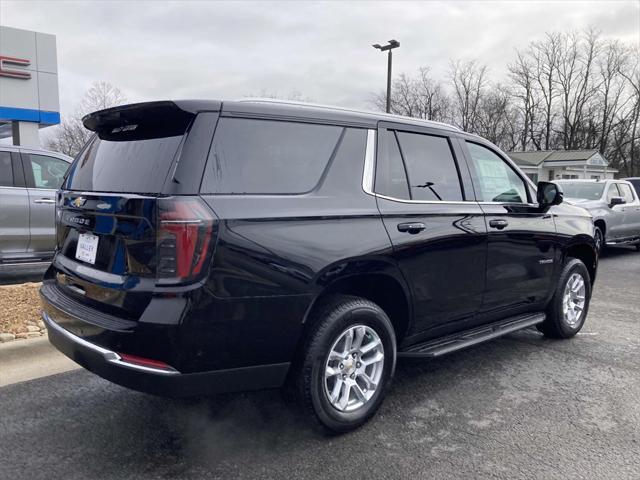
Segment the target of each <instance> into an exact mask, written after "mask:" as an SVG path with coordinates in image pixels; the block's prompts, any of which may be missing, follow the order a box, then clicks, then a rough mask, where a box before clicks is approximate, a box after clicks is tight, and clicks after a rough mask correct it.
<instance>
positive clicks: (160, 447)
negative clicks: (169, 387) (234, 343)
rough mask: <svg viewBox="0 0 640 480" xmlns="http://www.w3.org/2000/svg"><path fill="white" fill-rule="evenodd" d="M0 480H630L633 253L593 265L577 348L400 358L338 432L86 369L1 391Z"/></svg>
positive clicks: (572, 344) (278, 406)
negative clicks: (384, 391) (155, 391)
mask: <svg viewBox="0 0 640 480" xmlns="http://www.w3.org/2000/svg"><path fill="white" fill-rule="evenodd" d="M0 368H1V367H0ZM0 478H3V479H4V478H6V479H15V480H18V479H23V478H28V479H29V480H35V479H39V478H43V479H44V478H46V479H52V478H65V479H89V478H91V479H102V478H105V479H125V478H131V479H147V478H149V479H151V478H153V479H156V478H185V479H196V478H208V479H213V478H225V479H226V478H248V479H255V478H300V479H312V478H341V479H346V478H437V479H448V478H505V479H507V478H508V479H514V478H540V479H552V478H554V479H555V478H558V479H560V478H562V479H574V478H575V479H578V478H584V479H595V478H611V479H627V478H628V479H637V478H640V253H637V252H636V251H635V250H632V249H618V250H611V251H610V252H608V253H607V254H606V255H605V256H604V257H603V258H602V260H601V263H600V270H599V277H598V280H597V284H596V287H595V290H594V296H593V300H592V304H591V311H590V314H589V317H588V320H587V323H586V326H585V328H584V329H583V331H582V332H581V334H579V335H578V336H577V337H576V338H574V339H573V340H570V341H552V340H547V339H544V338H543V337H542V336H541V335H540V334H538V333H537V331H534V330H527V331H523V332H518V333H516V334H512V335H509V336H508V337H505V338H502V339H499V340H496V341H494V342H491V343H487V344H484V345H480V346H478V347H476V348H472V349H469V350H466V351H462V352H458V353H454V354H451V355H449V356H446V357H443V358H441V359H439V360H436V361H411V362H408V361H403V362H401V363H400V364H399V367H398V371H397V374H396V379H395V383H394V387H393V389H392V391H391V392H390V394H389V396H388V397H387V400H386V401H385V404H384V405H383V407H382V409H381V410H380V412H379V414H378V416H377V417H376V418H375V419H374V420H373V421H372V422H370V423H369V424H368V425H366V426H364V427H363V428H361V429H360V430H358V431H356V432H354V433H351V434H348V435H344V436H340V437H324V436H321V435H319V434H318V433H317V432H316V431H315V430H313V429H311V428H309V427H308V425H307V424H306V423H305V421H304V419H302V418H300V417H299V416H298V414H296V413H295V412H293V411H292V410H291V409H290V408H288V407H287V406H286V404H285V403H284V402H283V401H282V400H281V396H280V394H279V393H278V392H277V391H269V392H255V393H246V394H237V395H225V396H220V397H216V398H213V399H205V400H194V401H176V400H167V399H162V398H156V397H152V396H148V395H144V394H141V393H136V392H132V391H128V390H126V389H124V388H120V387H118V386H115V385H112V384H110V383H108V382H106V381H103V380H101V379H99V378H97V377H95V376H93V375H91V374H89V373H87V372H85V371H82V370H77V371H73V372H68V373H63V374H59V375H54V376H50V377H46V378H42V379H39V380H33V381H29V382H24V383H18V384H14V385H9V386H6V387H3V388H0Z"/></svg>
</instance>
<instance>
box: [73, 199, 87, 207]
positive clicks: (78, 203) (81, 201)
mask: <svg viewBox="0 0 640 480" xmlns="http://www.w3.org/2000/svg"><path fill="white" fill-rule="evenodd" d="M72 203H73V205H74V206H76V207H81V206H83V205H84V204H85V203H87V199H86V198H84V197H78V198H76V199H75V200H74V201H73V202H72Z"/></svg>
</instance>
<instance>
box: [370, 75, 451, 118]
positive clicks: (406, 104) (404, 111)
mask: <svg viewBox="0 0 640 480" xmlns="http://www.w3.org/2000/svg"><path fill="white" fill-rule="evenodd" d="M429 72H430V70H429V68H428V67H422V68H420V70H419V71H418V74H417V75H416V76H415V77H409V76H408V75H406V74H404V73H402V74H400V76H399V77H398V78H397V79H396V80H394V82H393V88H392V89H391V113H394V114H396V115H404V116H407V117H416V118H422V119H425V120H434V121H438V122H445V121H448V120H449V116H450V98H449V96H448V95H447V93H446V92H445V89H444V87H443V85H442V83H441V82H439V81H436V80H434V79H433V78H432V77H431V76H430V74H429ZM386 101H387V97H386V92H380V93H378V94H375V95H374V96H373V98H372V103H373V105H374V107H376V108H377V109H379V110H385V108H386Z"/></svg>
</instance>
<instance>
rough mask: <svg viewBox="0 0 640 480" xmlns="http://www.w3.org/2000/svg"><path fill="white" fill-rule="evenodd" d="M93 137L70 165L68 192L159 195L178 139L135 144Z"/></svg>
mask: <svg viewBox="0 0 640 480" xmlns="http://www.w3.org/2000/svg"><path fill="white" fill-rule="evenodd" d="M112 138H113V139H106V138H105V139H101V138H100V137H98V136H96V137H94V139H93V140H92V141H91V143H90V144H89V145H88V147H87V148H86V149H85V150H84V151H83V152H82V153H81V155H80V156H79V157H78V158H77V159H76V161H75V162H73V165H72V166H71V169H70V171H69V176H68V177H67V184H66V188H68V189H69V190H80V191H96V192H117V193H160V192H161V191H162V187H163V185H164V181H165V179H166V177H167V174H168V173H169V169H170V167H171V164H172V161H173V158H174V156H175V154H176V152H177V151H178V147H179V145H180V142H181V141H182V135H176V136H171V137H160V138H145V139H140V140H137V139H136V138H135V137H133V138H132V137H130V136H126V137H124V138H123V139H122V141H121V140H120V139H117V137H112Z"/></svg>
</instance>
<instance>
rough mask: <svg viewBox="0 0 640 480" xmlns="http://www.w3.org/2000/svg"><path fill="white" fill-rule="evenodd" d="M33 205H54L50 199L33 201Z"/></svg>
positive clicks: (53, 201)
mask: <svg viewBox="0 0 640 480" xmlns="http://www.w3.org/2000/svg"><path fill="white" fill-rule="evenodd" d="M33 203H46V204H49V205H51V204H54V203H56V201H55V200H51V199H50V198H41V199H40V200H34V201H33Z"/></svg>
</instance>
